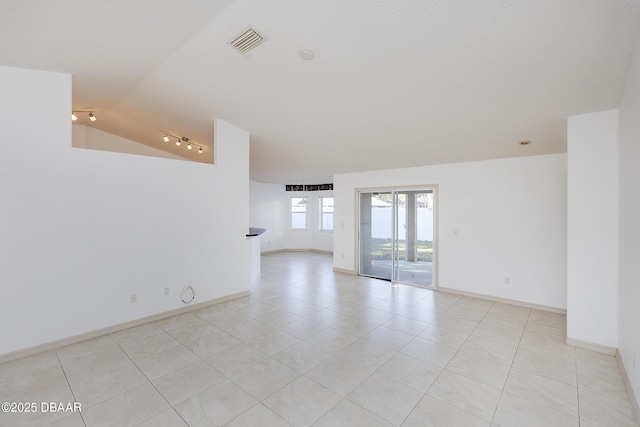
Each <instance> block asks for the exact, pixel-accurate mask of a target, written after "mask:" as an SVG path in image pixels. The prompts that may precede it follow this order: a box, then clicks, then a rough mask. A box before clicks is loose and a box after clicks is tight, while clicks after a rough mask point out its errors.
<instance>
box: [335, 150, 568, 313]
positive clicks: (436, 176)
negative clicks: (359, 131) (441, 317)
mask: <svg viewBox="0 0 640 427" xmlns="http://www.w3.org/2000/svg"><path fill="white" fill-rule="evenodd" d="M432 184H437V185H438V186H439V189H438V193H439V194H438V202H437V205H436V209H437V217H438V245H439V253H438V276H439V280H438V284H439V286H441V287H446V288H452V289H456V290H460V291H466V292H473V293H477V294H483V295H488V296H493V297H500V298H508V299H512V300H518V301H523V302H527V303H532V304H538V305H543V306H548V307H554V308H559V309H564V308H566V197H567V194H566V155H564V154H554V155H547V156H532V157H520V158H511V159H500V160H490V161H483V162H470V163H457V164H448V165H438V166H424V167H416V168H407V169H391V170H382V171H373V172H363V173H352V174H340V175H335V176H334V197H335V206H336V208H335V211H336V213H335V215H336V218H335V236H334V239H335V242H334V254H333V256H334V267H335V268H338V269H342V270H348V271H355V270H356V268H357V262H356V258H355V257H356V244H355V242H356V240H355V239H356V230H357V229H356V227H357V224H356V222H357V215H356V209H357V206H356V199H355V194H356V193H355V191H356V189H358V188H376V187H378V188H380V187H390V186H399V187H402V186H413V185H425V186H426V185H432ZM507 277H508V278H509V279H510V283H511V284H510V285H506V284H505V278H507Z"/></svg>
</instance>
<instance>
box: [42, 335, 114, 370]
mask: <svg viewBox="0 0 640 427" xmlns="http://www.w3.org/2000/svg"><path fill="white" fill-rule="evenodd" d="M111 335H112V334H104V335H100V336H97V337H95V338H90V339H87V340H84V341H80V342H78V343H76V344H81V343H85V342H89V341H91V340H94V339H97V338H102V337H109V338H111V340H112V341H113V342H114V344H115V345H116V347H117V348H119V349H120V350H122V351H124V350H123V349H122V346H121V345H120V344H119V343H118V342H117V341H116V340H114V339H113V337H112V336H111ZM71 345H75V344H71ZM65 347H67V346H65ZM65 347H60V348H57V349H55V350H53V351H55V353H56V357H57V358H58V362H59V363H60V365H61V366H62V367H63V368H64V365H65V364H70V363H74V362H77V361H78V360H80V359H86V358H87V357H92V356H95V355H97V354H101V353H104V352H107V351H111V350H114V347H113V346H112V347H110V348H105V349H102V350H100V351H96V352H95V353H90V354H85V355H84V356H80V357H76V358H74V359H71V360H65V361H63V360H62V359H61V358H60V354H59V353H58V351H59V350H62V349H63V348H65Z"/></svg>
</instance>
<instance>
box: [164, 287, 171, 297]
mask: <svg viewBox="0 0 640 427" xmlns="http://www.w3.org/2000/svg"><path fill="white" fill-rule="evenodd" d="M170 291H171V289H170V288H169V287H168V286H167V287H166V288H164V295H165V296H167V295H169V292H170Z"/></svg>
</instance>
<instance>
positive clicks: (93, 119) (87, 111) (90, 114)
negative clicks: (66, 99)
mask: <svg viewBox="0 0 640 427" xmlns="http://www.w3.org/2000/svg"><path fill="white" fill-rule="evenodd" d="M76 113H89V120H91V121H92V122H95V121H96V116H95V115H94V114H93V111H92V110H73V111H72V112H71V120H73V121H74V122H75V121H76V120H78V116H77V114H76Z"/></svg>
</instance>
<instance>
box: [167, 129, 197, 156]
mask: <svg viewBox="0 0 640 427" xmlns="http://www.w3.org/2000/svg"><path fill="white" fill-rule="evenodd" d="M169 137H171V138H175V139H176V146H178V147H180V146H181V145H182V143H183V142H184V143H185V144H187V150H193V147H194V146H196V147H198V153H200V154H202V153H203V152H204V146H202V145H200V144H196V143H195V142H191V140H190V139H189V138H187V137H186V136H182V137H180V136H175V135H171V134H170V133H165V134H164V136H163V137H162V140H163V141H164V142H169Z"/></svg>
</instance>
